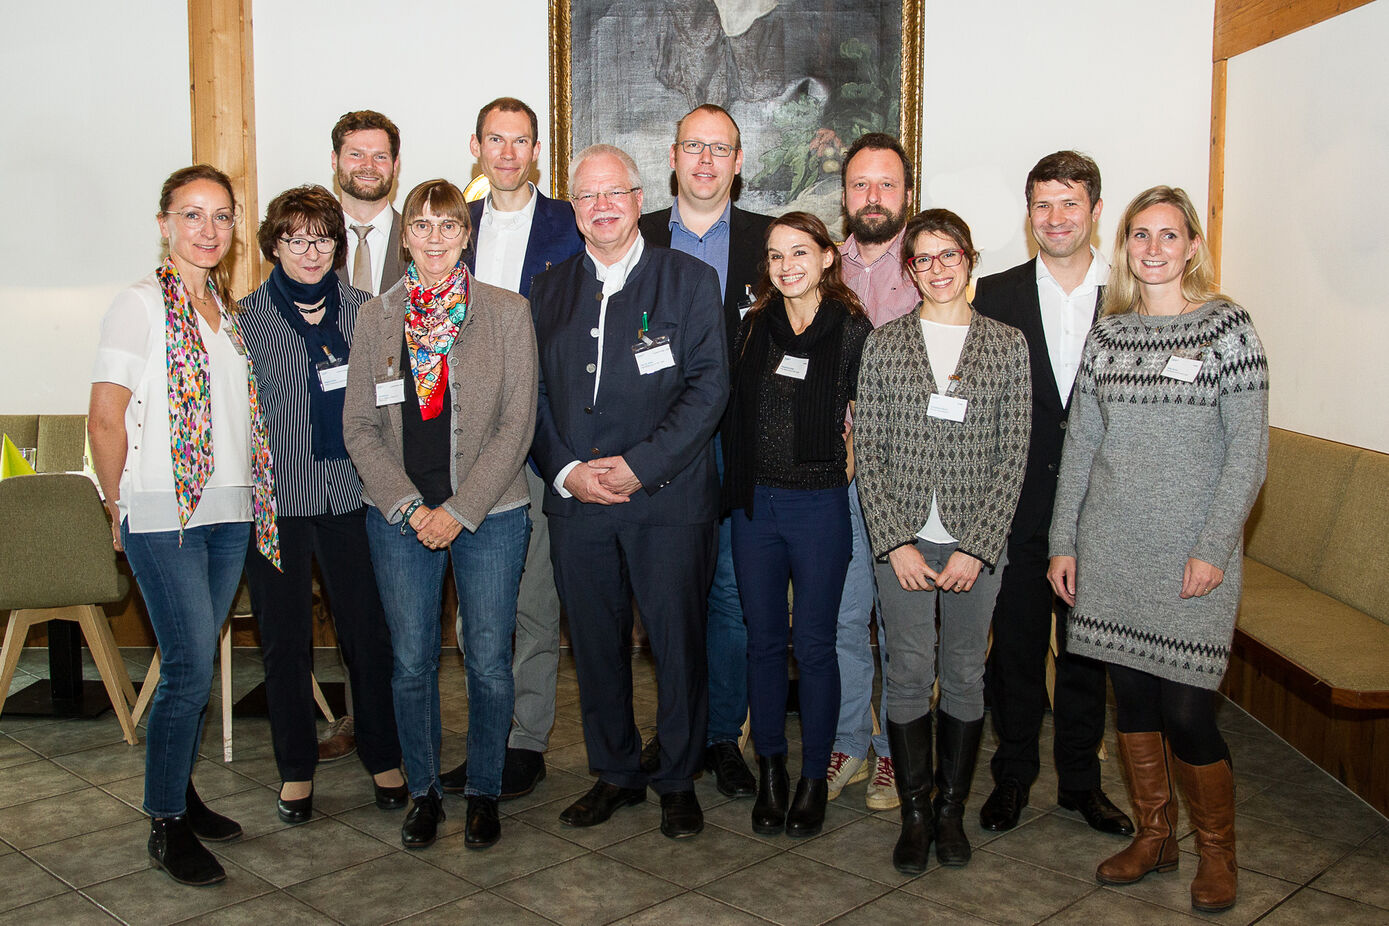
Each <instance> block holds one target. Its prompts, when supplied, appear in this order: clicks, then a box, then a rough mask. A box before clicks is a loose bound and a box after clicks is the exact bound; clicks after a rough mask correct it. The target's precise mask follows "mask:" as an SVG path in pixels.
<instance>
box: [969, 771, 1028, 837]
mask: <svg viewBox="0 0 1389 926" xmlns="http://www.w3.org/2000/svg"><path fill="white" fill-rule="evenodd" d="M1026 806H1027V788H1025V787H1023V783H1022V782H1021V781H1018V780H1017V779H1016V778H1005V779H1003V780H1002V781H1000V782H999V783H998V784H996V785H994V789H993V793H991V794H990V795H989V799H988V800H986V801H985V802H984V806H983V807H980V808H979V825H980V826H982V827H983V828H984V829H986V830H991V831H992V832H995V833H1003V832H1007V831H1008V830H1011V829H1012V828H1013V827H1015V826H1017V825H1018V819H1019V818H1020V817H1021V816H1022V809H1023V808H1024V807H1026Z"/></svg>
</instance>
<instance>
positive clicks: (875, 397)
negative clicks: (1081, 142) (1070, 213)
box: [854, 209, 1032, 874]
mask: <svg viewBox="0 0 1389 926" xmlns="http://www.w3.org/2000/svg"><path fill="white" fill-rule="evenodd" d="M902 241H903V247H902V256H903V261H904V263H905V265H906V266H905V267H904V268H903V269H904V271H905V272H909V273H910V275H911V277H912V278H913V279H914V280H915V281H916V285H917V288H918V289H919V290H920V291H921V294H922V296H923V297H924V298H923V299H922V302H921V304H920V305H919V306H918V307H917V311H915V312H913V313H911V314H909V315H904V316H903V317H901V318H899V319H897V320H896V321H892V322H889V323H887V324H886V325H883V326H882V327H881V328H879V329H877V330H876V331H874V332H873V333H872V334H870V335H869V336H868V341H867V343H866V344H865V346H864V349H863V359H862V362H861V365H860V369H859V392H858V404H857V406H856V408H855V416H854V417H855V422H854V449H855V453H856V455H857V457H858V479H859V494H860V497H861V500H862V502H863V516H864V521H865V522H866V523H867V526H868V535H869V538H870V539H871V541H872V547H873V553H874V556H875V557H876V558H877V560H878V565H877V567H876V571H877V579H878V592H879V595H880V598H881V603H882V614H883V625H884V628H885V631H886V635H887V647H888V656H889V658H888V660H887V678H886V681H885V684H884V698H885V700H886V701H887V721H888V722H887V731H888V738H889V740H890V742H891V745H892V760H893V764H894V766H895V771H896V778H897V793H898V796H899V797H900V798H901V806H902V833H901V836H900V837H899V839H898V841H897V846H896V848H895V849H894V850H893V854H892V863H893V865H894V866H895V867H896V868H897V870H898V871H900V872H902V873H904V874H920V873H921V872H923V871H925V870H926V863H927V859H928V856H929V852H930V846H931V842H932V840H933V839H934V841H935V843H936V856H937V858H938V859H939V860H940V863H941V864H942V865H951V866H960V865H964V864H966V863H967V862H968V861H969V858H970V845H969V840H968V839H967V838H966V837H965V831H964V824H963V821H964V802H965V798H966V796H967V795H968V794H969V785H970V778H971V777H972V776H973V774H974V760H975V756H976V754H977V753H978V750H979V735H980V732H981V731H982V729H983V726H984V656H985V652H986V650H987V647H988V636H989V622H990V619H991V617H992V615H993V608H994V600H995V599H996V598H997V597H998V587H999V582H1000V581H1001V579H1002V576H1003V559H1004V541H1005V540H1006V538H1007V536H1008V528H1009V525H1010V524H1011V522H1012V519H1013V509H1014V508H1015V507H1017V503H1018V492H1019V490H1020V489H1021V486H1022V476H1023V468H1024V465H1025V463H1026V458H1027V445H1028V439H1029V435H1030V432H1031V418H1032V382H1031V378H1030V375H1029V372H1028V359H1027V344H1026V342H1025V341H1024V340H1023V337H1022V334H1021V333H1019V332H1018V331H1017V330H1016V329H1014V328H1010V327H1009V326H1007V325H1004V324H1002V323H1000V322H996V321H993V320H992V319H989V318H985V317H984V316H982V315H980V314H979V313H977V312H975V311H974V309H973V308H972V307H971V306H970V304H969V301H968V299H967V298H966V291H967V289H968V286H969V277H970V273H971V271H973V269H974V266H975V264H976V263H977V262H978V259H979V255H978V252H976V251H975V250H974V245H973V242H972V240H971V237H970V233H969V227H968V226H967V225H965V223H964V221H963V220H961V219H960V217H959V216H957V215H955V214H954V213H953V212H949V211H947V210H945V209H930V210H927V211H926V212H923V213H921V214H920V215H917V216H916V217H915V218H913V219H912V220H911V221H910V222H908V223H907V227H906V230H905V232H904V234H903V238H902ZM937 600H939V604H940V614H941V619H940V639H939V646H940V659H939V663H940V692H941V696H940V707H939V711H938V714H939V716H938V718H937V723H938V732H937V737H936V743H937V751H938V752H939V760H940V767H939V769H938V770H937V771H936V773H935V784H936V785H937V786H938V787H939V788H940V793H939V795H938V796H937V797H936V799H935V803H934V806H932V804H931V790H932V762H931V695H932V689H933V687H934V685H935V681H936V662H937V660H936V647H937V639H936V604H937Z"/></svg>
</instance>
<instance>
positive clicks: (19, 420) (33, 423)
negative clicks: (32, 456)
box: [0, 415, 39, 447]
mask: <svg viewBox="0 0 1389 926" xmlns="http://www.w3.org/2000/svg"><path fill="white" fill-rule="evenodd" d="M0 434H8V435H9V436H10V440H12V441H14V445H15V446H16V447H37V446H38V445H39V416H38V415H0Z"/></svg>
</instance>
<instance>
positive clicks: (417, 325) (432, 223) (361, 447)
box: [343, 180, 536, 849]
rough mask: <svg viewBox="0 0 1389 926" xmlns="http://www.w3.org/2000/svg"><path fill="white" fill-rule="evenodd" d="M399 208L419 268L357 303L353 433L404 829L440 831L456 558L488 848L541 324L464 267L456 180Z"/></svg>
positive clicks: (494, 821)
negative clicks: (445, 621) (387, 659)
mask: <svg viewBox="0 0 1389 926" xmlns="http://www.w3.org/2000/svg"><path fill="white" fill-rule="evenodd" d="M401 212H402V215H403V216H404V223H403V224H404V229H403V230H402V233H401V245H402V249H403V251H404V252H405V254H404V255H403V256H404V257H407V258H408V260H409V267H408V268H407V269H406V272H405V276H404V277H403V278H402V279H401V280H400V282H398V283H397V284H396V285H395V286H393V287H391V288H390V289H389V290H387V291H386V292H385V293H383V294H382V295H381V296H380V297H378V298H376V299H373V300H372V301H370V302H368V303H366V304H365V305H364V306H362V308H361V310H360V311H359V312H358V314H357V333H356V341H355V343H354V344H353V346H352V363H351V372H350V373H349V374H348V378H347V399H346V405H345V407H344V409H343V439H344V441H345V442H346V444H347V450H348V453H349V454H351V456H352V461H353V463H355V464H356V466H357V471H358V473H360V474H361V477H362V485H363V493H362V500H363V501H364V502H366V504H367V505H368V506H369V507H368V511H367V539H368V541H369V542H370V544H371V558H372V562H373V564H374V565H375V567H376V576H377V583H378V585H379V587H380V590H381V604H382V606H383V607H384V609H385V612H386V622H387V624H388V625H389V626H390V629H391V644H392V647H393V649H394V652H395V663H394V670H393V675H392V680H391V688H392V691H393V693H394V695H395V713H396V726H397V728H398V730H399V733H400V746H401V750H402V752H403V753H404V757H405V773H406V777H407V778H408V779H409V787H410V796H411V797H412V798H414V806H413V807H412V808H411V810H410V813H409V815H408V816H407V817H406V818H405V824H404V826H403V827H402V828H401V842H402V843H403V844H404V845H405V847H406V848H407V849H422V848H424V847H426V846H429V845H431V844H432V843H433V842H434V839H435V836H436V834H437V831H438V826H439V823H440V822H441V821H442V820H443V818H444V811H443V806H442V802H441V798H442V796H443V788H442V785H441V784H440V782H439V768H440V765H439V759H440V755H439V753H440V727H439V723H440V721H439V647H440V636H439V627H440V610H441V606H442V599H443V579H444V572H445V570H446V569H447V568H448V565H449V559H450V557H452V560H453V578H454V585H455V586H456V588H457V590H458V611H459V617H460V621H461V624H462V627H463V645H464V650H465V653H466V656H465V666H466V669H467V673H468V783H467V787H466V789H465V790H464V794H465V795H466V796H467V799H468V818H467V822H466V824H465V828H464V845H466V846H467V847H468V848H470V849H481V848H486V847H487V846H490V845H492V844H493V843H495V842H496V841H497V839H498V838H499V837H500V834H501V825H500V823H499V821H498V816H497V795H498V794H499V793H500V791H501V776H502V763H503V760H504V757H505V754H506V737H507V733H508V732H509V731H510V728H511V710H512V700H513V695H514V692H513V687H512V677H511V634H512V630H513V629H514V627H515V623H516V593H517V589H518V588H519V586H520V582H521V568H522V566H523V565H524V563H525V558H526V542H527V540H528V539H529V536H530V519H529V517H528V516H527V514H526V508H527V506H528V505H529V502H530V492H529V490H528V489H527V488H526V479H525V476H524V475H522V473H521V466H522V464H523V463H524V462H525V459H526V453H527V452H528V451H529V450H530V445H531V438H532V435H533V433H534V430H535V401H536V351H535V331H534V328H533V327H532V325H531V317H530V311H529V310H528V308H527V305H526V301H525V300H524V299H522V298H521V297H520V296H517V295H515V294H514V293H509V292H506V291H505V290H501V289H497V288H496V287H493V286H488V285H487V284H485V283H479V282H478V281H476V280H474V279H472V278H471V277H470V275H469V274H468V270H467V268H466V267H465V266H464V264H463V262H462V260H461V259H460V258H461V256H462V252H463V247H464V245H465V244H466V243H467V241H468V208H467V203H466V202H464V200H463V194H462V193H461V192H459V190H458V188H457V187H455V186H454V185H453V184H451V183H449V182H448V181H446V180H429V181H426V182H425V183H422V184H420V185H419V186H417V187H415V188H414V189H413V190H411V191H410V195H409V196H407V197H406V199H405V208H404V209H402V210H401Z"/></svg>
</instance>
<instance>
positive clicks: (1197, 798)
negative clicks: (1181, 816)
mask: <svg viewBox="0 0 1389 926" xmlns="http://www.w3.org/2000/svg"><path fill="white" fill-rule="evenodd" d="M1176 765H1177V779H1178V780H1179V781H1180V782H1181V783H1182V792H1183V793H1184V794H1185V796H1186V809H1187V813H1188V814H1189V815H1190V817H1191V825H1192V826H1193V827H1195V828H1196V850H1197V852H1199V853H1200V855H1201V862H1200V864H1199V865H1197V866H1196V878H1195V880H1193V881H1192V882H1191V906H1192V907H1193V908H1195V909H1197V910H1201V911H1203V912H1205V913H1216V912H1218V911H1220V910H1225V909H1228V908H1230V907H1233V906H1234V905H1235V882H1236V879H1237V877H1238V872H1239V868H1238V866H1237V865H1236V864H1235V776H1234V772H1233V770H1232V769H1231V768H1230V763H1229V762H1226V761H1225V760H1224V759H1221V760H1220V761H1219V762H1212V763H1211V764H1210V765H1187V764H1186V763H1185V762H1183V761H1181V760H1180V759H1178V760H1176Z"/></svg>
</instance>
